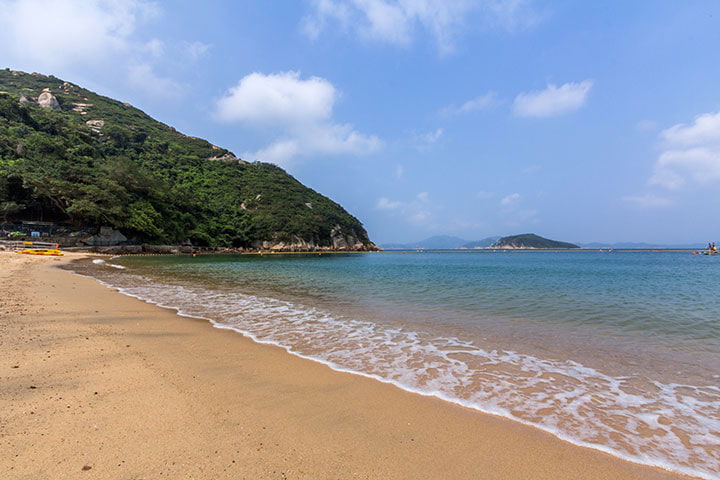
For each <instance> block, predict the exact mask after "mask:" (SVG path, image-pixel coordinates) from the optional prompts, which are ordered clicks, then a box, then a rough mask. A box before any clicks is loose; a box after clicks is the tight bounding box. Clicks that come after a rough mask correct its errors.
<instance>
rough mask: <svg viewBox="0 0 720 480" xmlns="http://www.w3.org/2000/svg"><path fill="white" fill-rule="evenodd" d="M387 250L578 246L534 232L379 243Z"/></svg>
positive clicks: (437, 236) (439, 236) (440, 236)
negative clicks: (474, 238) (478, 238)
mask: <svg viewBox="0 0 720 480" xmlns="http://www.w3.org/2000/svg"><path fill="white" fill-rule="evenodd" d="M381 247H382V248H385V249H387V250H468V249H481V248H561V249H566V248H580V247H579V246H578V245H575V244H574V243H568V242H559V241H556V240H550V239H548V238H544V237H541V236H539V235H536V234H534V233H524V234H521V235H510V236H506V237H499V236H496V237H487V238H483V239H482V240H476V241H472V242H468V241H467V240H463V239H462V238H459V237H453V236H449V235H436V236H434V237H430V238H426V239H425V240H421V241H419V242H413V243H386V244H382V245H381Z"/></svg>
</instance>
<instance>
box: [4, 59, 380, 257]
mask: <svg viewBox="0 0 720 480" xmlns="http://www.w3.org/2000/svg"><path fill="white" fill-rule="evenodd" d="M44 89H49V92H48V91H46V92H45V93H43V90H44ZM0 92H2V93H0V219H2V220H3V221H4V222H12V221H19V220H42V221H52V222H56V223H61V224H69V225H75V226H84V227H87V226H111V227H114V228H116V229H119V230H121V231H122V232H123V233H125V235H126V236H128V237H129V238H131V239H133V240H138V241H144V242H150V243H180V242H185V241H188V240H189V241H190V242H192V243H193V244H195V245H209V246H236V247H251V246H261V245H263V242H265V245H266V246H267V245H270V244H275V245H277V244H278V243H285V244H295V245H302V246H305V247H307V248H315V247H330V248H332V247H335V248H352V249H365V248H374V245H373V244H372V243H371V242H370V240H369V239H368V236H367V233H366V231H365V229H364V228H363V226H362V224H361V223H360V222H359V221H358V220H357V219H356V218H355V217H353V216H352V215H350V214H349V213H348V212H346V211H345V210H344V209H343V208H342V207H341V206H340V205H338V204H337V203H335V202H333V201H332V200H330V199H328V198H327V197H325V196H323V195H321V194H319V193H317V192H315V191H313V190H311V189H309V188H307V187H305V186H304V185H302V184H301V183H300V182H298V181H297V180H296V179H294V178H293V177H292V176H290V175H288V174H287V173H286V172H285V171H284V170H282V169H281V168H279V167H277V166H274V165H271V164H266V163H247V162H244V161H242V160H240V159H238V158H236V157H235V156H234V155H233V154H232V153H231V152H229V151H228V150H226V149H224V148H221V147H217V146H214V145H212V144H210V143H209V142H207V141H205V140H202V139H199V138H194V137H189V136H186V135H183V134H181V133H179V132H177V131H176V130H175V129H174V128H172V127H169V126H167V125H164V124H162V123H160V122H158V121H156V120H154V119H152V118H151V117H149V116H148V115H146V114H145V113H143V112H142V111H141V110H139V109H137V108H135V107H133V106H131V105H129V104H126V103H122V102H119V101H117V100H113V99H110V98H107V97H103V96H101V95H97V94H95V93H93V92H91V91H89V90H86V89H84V88H81V87H79V86H77V85H73V84H71V83H68V82H63V81H62V80H60V79H58V78H55V77H52V76H44V75H39V74H35V73H33V74H26V73H22V72H14V71H10V70H7V69H6V70H0Z"/></svg>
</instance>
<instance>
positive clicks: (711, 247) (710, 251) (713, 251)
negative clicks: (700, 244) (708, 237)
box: [692, 242, 720, 255]
mask: <svg viewBox="0 0 720 480" xmlns="http://www.w3.org/2000/svg"><path fill="white" fill-rule="evenodd" d="M692 254H693V255H720V250H718V248H717V247H716V246H715V242H711V243H708V246H707V248H706V249H705V250H699V251H696V252H693V253H692Z"/></svg>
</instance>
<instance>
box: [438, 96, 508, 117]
mask: <svg viewBox="0 0 720 480" xmlns="http://www.w3.org/2000/svg"><path fill="white" fill-rule="evenodd" d="M497 103H498V96H497V93H495V92H488V93H486V94H485V95H480V96H479V97H475V98H473V99H472V100H468V101H467V102H465V103H463V104H462V105H459V106H457V105H450V106H447V107H445V108H443V109H442V113H443V114H444V115H459V114H461V113H470V112H475V111H478V110H487V109H489V108H492V107H494V106H495V105H497Z"/></svg>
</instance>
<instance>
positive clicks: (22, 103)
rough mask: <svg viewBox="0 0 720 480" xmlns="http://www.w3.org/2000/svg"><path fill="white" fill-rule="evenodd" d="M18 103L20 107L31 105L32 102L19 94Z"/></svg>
mask: <svg viewBox="0 0 720 480" xmlns="http://www.w3.org/2000/svg"><path fill="white" fill-rule="evenodd" d="M18 103H19V104H20V105H27V104H29V103H32V100H30V99H29V98H28V97H26V96H25V95H23V94H22V93H21V94H20V101H19V102H18Z"/></svg>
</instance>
